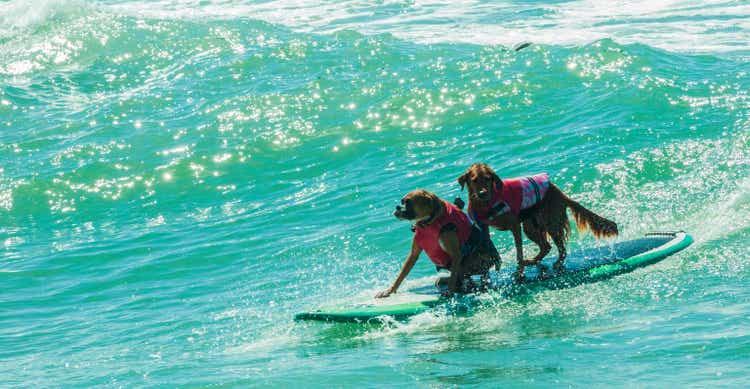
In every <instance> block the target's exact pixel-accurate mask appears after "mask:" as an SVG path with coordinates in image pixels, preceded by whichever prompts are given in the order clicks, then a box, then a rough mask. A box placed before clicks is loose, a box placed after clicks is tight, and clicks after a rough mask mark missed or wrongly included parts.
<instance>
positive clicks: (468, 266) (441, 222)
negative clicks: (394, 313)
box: [376, 189, 500, 297]
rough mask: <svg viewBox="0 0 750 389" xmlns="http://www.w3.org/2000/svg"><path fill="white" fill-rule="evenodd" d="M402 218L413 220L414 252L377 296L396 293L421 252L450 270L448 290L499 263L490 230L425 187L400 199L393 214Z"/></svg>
mask: <svg viewBox="0 0 750 389" xmlns="http://www.w3.org/2000/svg"><path fill="white" fill-rule="evenodd" d="M393 215H394V216H396V218H398V219H400V220H409V221H412V222H414V225H413V227H412V230H413V231H414V237H413V239H412V244H411V251H410V252H409V255H408V256H407V257H406V261H404V265H403V266H402V267H401V271H400V272H399V274H398V277H397V278H396V281H395V282H394V283H393V285H392V286H391V287H390V288H388V289H387V290H385V291H383V292H380V293H378V294H377V296H376V297H387V296H388V295H390V294H391V293H395V292H396V290H397V289H398V287H399V286H400V285H401V282H402V281H403V280H404V278H406V276H407V275H408V274H409V272H410V271H411V269H412V268H413V267H414V264H415V263H416V262H417V259H418V258H419V255H420V254H421V253H422V251H425V252H427V255H428V256H429V257H430V259H431V260H432V261H433V263H435V264H436V265H437V266H438V268H445V269H448V270H450V272H451V276H450V277H449V278H448V279H445V278H442V279H439V280H438V283H441V284H442V283H445V282H447V283H448V289H449V290H450V291H451V292H456V291H459V290H460V289H461V286H462V285H464V284H465V279H466V278H468V277H470V276H471V275H486V274H487V272H488V271H489V269H490V268H491V267H492V266H493V265H496V266H499V258H500V257H499V256H498V255H497V250H495V247H494V246H493V245H492V241H491V240H490V238H489V233H488V232H487V229H486V228H485V229H484V230H482V229H480V228H478V227H477V226H473V225H472V224H471V223H470V221H469V219H468V217H467V216H466V214H464V213H463V212H462V211H461V209H460V208H459V207H457V206H456V205H454V204H450V203H448V202H446V201H445V200H443V199H441V198H439V197H438V196H437V195H435V194H434V193H431V192H428V191H426V190H421V189H418V190H415V191H413V192H410V193H408V194H407V195H406V196H404V198H402V199H401V205H399V206H397V207H396V211H395V212H394V213H393Z"/></svg>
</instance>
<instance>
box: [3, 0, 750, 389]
mask: <svg viewBox="0 0 750 389" xmlns="http://www.w3.org/2000/svg"><path fill="white" fill-rule="evenodd" d="M749 20H750V9H748V7H747V5H744V4H743V3H741V2H739V3H738V2H722V1H707V2H695V1H690V2H688V1H676V2H669V3H668V4H665V5H663V6H654V5H632V4H622V3H611V2H597V1H567V2H566V1H562V2H561V1H550V2H531V1H528V2H527V1H524V2H512V1H508V2H488V1H477V2H466V3H463V4H451V2H417V1H381V2H363V1H327V2H323V3H319V4H316V5H314V6H313V5H308V4H299V2H295V1H291V0H287V1H268V2H258V3H253V2H242V1H231V0H227V1H218V0H217V1H187V0H164V1H158V2H152V3H148V2H126V1H114V0H113V1H104V2H97V3H93V2H91V3H89V2H82V1H76V2H67V1H42V2H33V3H32V2H18V1H12V2H0V250H2V254H1V256H0V282H1V283H2V285H3V292H2V294H1V295H0V360H2V363H0V382H1V383H2V385H0V386H4V387H59V386H76V387H89V386H103V387H151V386H169V387H171V386H197V387H202V386H227V387H256V386H257V387H282V386H292V385H294V386H308V387H330V386H334V387H341V386H355V385H356V386H360V385H361V386H385V387H391V386H397V387H398V386H407V385H409V386H416V387H453V386H483V387H486V386H490V387H500V386H503V387H555V388H556V387H564V386H573V387H607V386H614V387H673V386H676V385H680V386H682V387H707V386H708V387H718V386H726V387H740V386H747V385H750V382H749V381H748V378H747V377H748V375H749V374H750V363H749V362H750V326H749V325H748V319H750V288H748V287H747V277H748V276H750V259H748V254H747V249H748V244H747V242H748V238H750V178H748V173H750V157H749V156H748V155H749V152H750V131H749V129H750V109H749V108H750V96H749V95H748V92H747V91H748V89H749V88H750V74H748V72H750V66H749V65H748V64H747V61H748V58H750V51H749V50H748V49H747V42H748V40H749V39H750V22H749ZM524 41H529V42H532V43H533V44H532V45H531V46H530V47H528V48H525V49H523V50H520V51H518V52H516V51H513V50H511V49H510V48H512V47H513V46H514V45H515V44H518V43H520V42H524ZM476 161H484V162H487V163H489V164H491V165H492V166H493V167H494V168H495V169H496V170H497V171H498V172H499V173H500V175H501V176H516V175H522V174H528V173H536V172H542V171H546V172H549V173H550V175H551V176H552V177H553V181H554V182H556V183H557V184H558V185H559V186H560V187H561V188H562V189H563V190H564V191H565V192H566V193H568V194H570V195H571V196H572V197H573V198H575V199H577V200H579V201H581V202H582V203H584V204H586V205H587V206H589V207H590V208H591V209H593V210H595V211H596V212H598V213H600V214H602V215H605V216H607V217H610V218H612V219H614V220H616V221H617V222H618V223H619V225H620V228H621V231H622V238H623V239H627V238H634V237H638V236H640V235H641V234H642V233H644V232H648V231H650V230H655V229H661V230H686V231H688V232H690V233H691V234H692V235H693V236H694V237H695V238H696V242H695V243H694V245H693V246H691V247H690V248H689V249H688V250H686V251H684V252H682V253H680V254H678V255H675V256H673V257H670V258H668V259H666V260H665V261H662V262H660V263H659V264H657V265H654V266H650V267H647V268H644V269H640V270H638V271H635V272H633V273H630V274H627V275H623V276H620V277H616V278H614V279H611V280H607V281H604V282H600V283H596V284H588V285H582V286H578V287H575V288H571V289H567V290H557V291H549V292H540V293H536V294H532V295H527V296H520V297H517V298H513V299H498V300H497V301H496V303H494V304H490V305H489V306H486V307H481V309H478V310H477V311H476V312H473V313H472V314H471V315H462V316H450V315H445V314H444V313H441V312H440V311H437V312H432V313H428V314H423V315H420V316H417V317H415V318H413V319H412V320H409V321H406V322H394V323H388V324H385V325H382V326H361V325H327V324H319V323H295V322H294V321H293V320H292V316H293V314H294V313H295V312H299V311H302V310H306V309H310V308H314V307H317V306H321V305H324V304H326V303H330V302H332V301H335V300H338V299H341V298H343V297H347V296H351V295H355V294H359V293H371V294H375V293H376V292H377V291H379V290H381V289H383V288H385V287H386V286H388V285H389V284H390V282H392V280H393V279H394V277H395V276H396V274H397V272H398V270H399V268H400V266H401V263H402V261H403V259H404V257H405V256H406V254H407V251H408V248H409V241H410V239H411V238H410V232H409V226H408V225H407V224H406V223H403V222H399V221H397V220H396V219H395V218H393V217H392V216H391V211H392V209H393V207H394V206H395V205H396V204H397V201H398V200H399V199H400V198H401V196H402V195H403V194H404V193H406V192H408V191H410V190H413V189H415V188H426V189H428V190H431V191H434V192H436V193H438V194H439V195H441V196H443V197H445V198H452V197H454V196H456V195H458V194H459V193H460V192H459V188H458V186H457V185H456V183H455V179H456V177H457V176H458V175H459V174H460V173H462V172H463V171H464V169H465V168H466V167H467V166H468V165H470V164H471V163H473V162H476ZM463 196H464V198H465V193H464V194H463ZM493 239H494V241H495V243H496V244H497V246H498V248H499V249H500V251H501V253H502V254H503V256H504V257H505V258H506V265H508V264H507V262H508V261H507V259H508V258H512V254H513V249H512V239H511V237H510V236H509V234H508V233H496V234H494V235H493ZM527 243H528V242H527ZM591 244H594V242H593V240H592V238H591V237H590V236H588V235H577V234H574V236H573V238H572V240H571V242H570V247H571V248H572V249H575V248H576V247H582V246H588V245H591ZM530 249H531V247H530V246H529V250H530ZM433 274H434V268H433V267H432V266H431V265H430V263H429V261H428V260H427V259H425V258H422V259H421V260H420V262H418V264H417V266H416V267H415V269H414V271H413V272H412V275H411V276H410V279H412V280H414V279H419V278H424V277H428V276H432V275H433Z"/></svg>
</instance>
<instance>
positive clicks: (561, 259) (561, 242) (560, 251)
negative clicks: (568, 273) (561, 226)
mask: <svg viewBox="0 0 750 389" xmlns="http://www.w3.org/2000/svg"><path fill="white" fill-rule="evenodd" d="M550 236H552V241H553V242H555V247H557V261H555V266H554V267H555V270H557V271H562V270H563V269H564V268H563V264H564V263H565V257H567V256H568V251H567V249H566V248H565V235H564V234H563V233H562V232H558V233H550Z"/></svg>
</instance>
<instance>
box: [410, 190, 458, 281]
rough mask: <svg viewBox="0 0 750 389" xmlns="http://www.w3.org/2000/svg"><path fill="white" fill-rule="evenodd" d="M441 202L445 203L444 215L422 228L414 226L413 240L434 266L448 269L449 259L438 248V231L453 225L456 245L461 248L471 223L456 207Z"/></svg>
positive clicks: (443, 251)
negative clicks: (456, 235) (456, 240)
mask: <svg viewBox="0 0 750 389" xmlns="http://www.w3.org/2000/svg"><path fill="white" fill-rule="evenodd" d="M443 202H444V203H445V213H443V215H441V216H440V217H439V218H437V219H435V220H433V221H432V223H430V224H428V225H426V226H424V227H420V226H415V229H414V240H415V241H416V242H417V245H418V246H419V247H421V248H422V250H424V251H425V252H426V253H427V256H428V257H430V260H431V261H432V262H433V263H434V264H435V265H438V266H440V267H449V266H450V263H451V257H450V256H449V255H448V253H446V252H445V250H443V248H442V247H440V230H441V229H442V228H443V226H444V225H446V224H450V223H453V224H454V225H455V226H456V233H457V234H458V243H459V245H460V246H463V245H464V244H466V242H468V241H469V236H470V235H471V222H470V221H469V218H468V217H467V216H466V214H465V213H463V212H461V210H460V209H459V208H458V207H457V206H455V205H453V204H451V203H449V202H447V201H443Z"/></svg>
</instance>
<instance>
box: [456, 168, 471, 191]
mask: <svg viewBox="0 0 750 389" xmlns="http://www.w3.org/2000/svg"><path fill="white" fill-rule="evenodd" d="M456 181H458V185H461V190H464V186H466V184H468V183H469V172H468V171H467V172H466V173H464V174H462V175H460V176H458V180H456Z"/></svg>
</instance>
